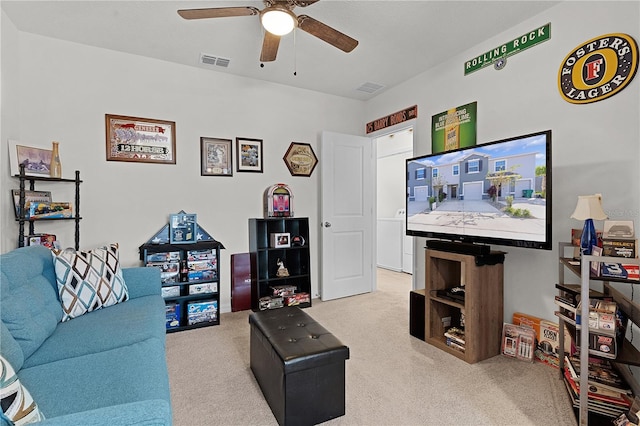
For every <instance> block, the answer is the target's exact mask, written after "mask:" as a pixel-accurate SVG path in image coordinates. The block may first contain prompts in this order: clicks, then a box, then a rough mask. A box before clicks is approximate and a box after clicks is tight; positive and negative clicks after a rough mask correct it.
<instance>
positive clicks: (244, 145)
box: [236, 138, 262, 173]
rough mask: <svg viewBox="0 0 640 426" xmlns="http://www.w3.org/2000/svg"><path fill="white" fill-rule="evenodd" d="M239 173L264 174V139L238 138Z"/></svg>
mask: <svg viewBox="0 0 640 426" xmlns="http://www.w3.org/2000/svg"><path fill="white" fill-rule="evenodd" d="M236 158H237V161H238V165H237V168H236V170H237V171H239V172H256V173H262V139H247V138H236Z"/></svg>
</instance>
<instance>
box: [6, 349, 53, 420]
mask: <svg viewBox="0 0 640 426" xmlns="http://www.w3.org/2000/svg"><path fill="white" fill-rule="evenodd" d="M0 399H1V401H0V404H1V405H2V414H4V416H5V417H6V419H8V420H9V421H11V422H13V423H12V424H14V425H17V426H20V425H26V424H28V423H35V422H39V421H42V420H44V416H43V415H42V413H41V412H40V409H39V408H38V404H36V402H35V401H34V400H33V398H32V397H31V394H30V393H29V391H28V390H27V389H26V388H25V387H24V386H22V383H20V379H19V378H18V376H17V375H16V372H15V371H14V370H13V367H12V366H11V364H9V362H8V361H7V360H6V359H4V357H3V356H2V355H0Z"/></svg>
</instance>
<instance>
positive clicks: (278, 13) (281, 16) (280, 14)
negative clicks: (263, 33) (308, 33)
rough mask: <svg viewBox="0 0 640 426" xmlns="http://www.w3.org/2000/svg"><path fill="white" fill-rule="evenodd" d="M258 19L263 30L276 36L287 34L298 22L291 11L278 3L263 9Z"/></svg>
mask: <svg viewBox="0 0 640 426" xmlns="http://www.w3.org/2000/svg"><path fill="white" fill-rule="evenodd" d="M260 21H261V22H262V26H263V27H264V29H265V30H267V31H269V32H270V33H271V34H273V35H277V36H283V35H286V34H289V33H290V32H291V31H293V29H294V28H295V27H296V24H297V23H298V20H297V19H296V16H295V15H294V14H293V12H291V11H290V10H289V9H287V8H285V7H282V6H280V5H275V6H272V7H268V8H266V9H265V10H263V11H262V13H261V15H260Z"/></svg>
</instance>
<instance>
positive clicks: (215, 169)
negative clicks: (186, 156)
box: [200, 137, 233, 176]
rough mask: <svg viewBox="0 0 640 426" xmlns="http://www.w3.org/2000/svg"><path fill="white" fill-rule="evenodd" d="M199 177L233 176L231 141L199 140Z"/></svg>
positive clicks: (204, 138) (202, 138) (216, 139)
mask: <svg viewBox="0 0 640 426" xmlns="http://www.w3.org/2000/svg"><path fill="white" fill-rule="evenodd" d="M200 175H201V176H233V157H232V142H231V139H218V138H206V137H201V138H200Z"/></svg>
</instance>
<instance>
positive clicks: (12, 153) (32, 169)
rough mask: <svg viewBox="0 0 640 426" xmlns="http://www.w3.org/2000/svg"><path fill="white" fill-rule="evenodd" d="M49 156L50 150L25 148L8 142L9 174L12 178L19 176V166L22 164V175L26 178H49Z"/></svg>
mask: <svg viewBox="0 0 640 426" xmlns="http://www.w3.org/2000/svg"><path fill="white" fill-rule="evenodd" d="M51 156H52V150H51V149H44V148H39V147H35V146H27V145H24V144H21V143H20V142H18V141H14V140H9V162H10V163H11V174H12V175H14V176H18V175H19V174H20V164H24V174H25V175H27V176H49V172H50V170H49V166H50V165H51Z"/></svg>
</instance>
